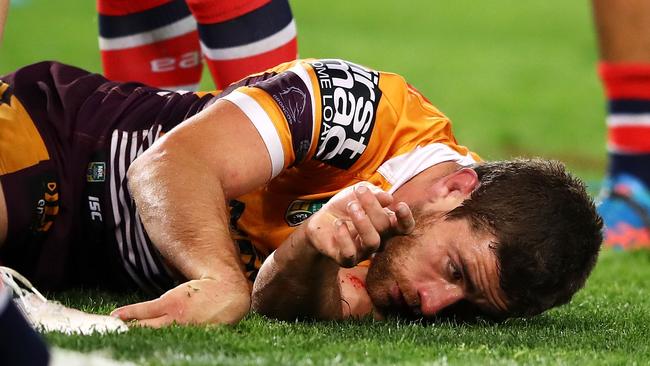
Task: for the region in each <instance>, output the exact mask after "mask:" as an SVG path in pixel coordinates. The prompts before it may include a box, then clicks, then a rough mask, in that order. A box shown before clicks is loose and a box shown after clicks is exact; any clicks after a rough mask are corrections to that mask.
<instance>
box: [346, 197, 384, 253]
mask: <svg viewBox="0 0 650 366" xmlns="http://www.w3.org/2000/svg"><path fill="white" fill-rule="evenodd" d="M380 210H381V211H382V213H383V216H384V217H383V218H381V219H377V221H381V222H382V224H381V225H382V226H385V227H386V228H389V227H390V219H389V216H388V215H387V214H386V212H385V211H384V209H383V208H381V207H380ZM348 211H350V218H351V219H352V224H353V226H354V229H355V230H356V234H357V235H356V239H357V241H356V245H357V250H358V251H359V257H361V258H365V257H366V256H368V255H370V254H371V253H374V252H375V251H377V249H379V245H380V244H381V236H380V235H379V231H378V229H377V224H375V223H374V222H373V221H372V219H371V218H370V216H369V215H368V214H367V213H366V211H365V210H364V209H363V208H362V207H361V204H360V203H359V202H357V201H352V202H350V204H349V205H348Z"/></svg>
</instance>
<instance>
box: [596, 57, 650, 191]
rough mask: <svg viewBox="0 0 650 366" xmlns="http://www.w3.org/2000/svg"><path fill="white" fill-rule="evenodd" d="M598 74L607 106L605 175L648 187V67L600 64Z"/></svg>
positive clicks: (649, 115) (649, 185)
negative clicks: (631, 178)
mask: <svg viewBox="0 0 650 366" xmlns="http://www.w3.org/2000/svg"><path fill="white" fill-rule="evenodd" d="M599 73H600V77H601V79H602V81H603V85H604V87H605V93H606V96H607V99H608V102H609V103H608V116H607V149H608V152H609V168H608V170H609V171H608V173H609V175H610V176H612V177H615V176H617V175H619V174H622V173H624V174H630V175H633V176H635V177H637V178H639V179H640V180H641V181H642V182H643V183H645V186H646V187H650V64H631V63H630V64H627V63H626V64H614V63H601V64H600V65H599Z"/></svg>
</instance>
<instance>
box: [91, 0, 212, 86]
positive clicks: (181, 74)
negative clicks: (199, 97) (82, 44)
mask: <svg viewBox="0 0 650 366" xmlns="http://www.w3.org/2000/svg"><path fill="white" fill-rule="evenodd" d="M97 9H98V12H99V48H100V51H101V55H102V64H103V68H104V75H105V76H106V77H107V78H109V79H112V80H117V81H138V82H142V83H145V84H148V85H152V86H157V87H160V88H166V89H185V90H196V89H197V87H198V84H199V81H200V80H201V71H202V69H203V65H202V63H201V52H200V46H199V40H198V32H197V30H196V21H195V20H194V18H193V17H192V14H191V13H190V11H189V8H188V7H187V4H186V3H185V1H184V0H138V1H133V0H97Z"/></svg>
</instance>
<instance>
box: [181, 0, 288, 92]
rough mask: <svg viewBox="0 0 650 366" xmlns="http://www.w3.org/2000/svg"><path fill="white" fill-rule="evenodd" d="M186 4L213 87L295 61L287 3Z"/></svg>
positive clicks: (191, 0) (228, 0)
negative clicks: (192, 15) (195, 21)
mask: <svg viewBox="0 0 650 366" xmlns="http://www.w3.org/2000/svg"><path fill="white" fill-rule="evenodd" d="M188 5H189V6H190V9H191V10H192V13H193V14H194V17H195V18H196V20H197V22H198V23H199V26H198V28H199V37H200V38H201V50H202V51H203V54H204V56H205V60H206V63H207V65H208V67H209V69H210V72H211V73H212V78H213V79H214V81H215V83H216V85H217V87H218V88H219V89H223V88H224V87H225V86H227V85H228V84H230V83H232V82H234V81H237V80H239V79H241V78H243V77H245V76H247V75H249V74H253V73H258V72H261V71H264V70H266V69H268V68H270V67H273V66H275V65H277V64H280V63H282V62H286V61H292V60H295V59H296V56H297V42H296V25H295V23H294V20H293V15H292V14H291V8H290V7H289V3H288V2H287V0H270V1H269V0H249V1H242V0H237V1H235V0H219V1H209V0H188Z"/></svg>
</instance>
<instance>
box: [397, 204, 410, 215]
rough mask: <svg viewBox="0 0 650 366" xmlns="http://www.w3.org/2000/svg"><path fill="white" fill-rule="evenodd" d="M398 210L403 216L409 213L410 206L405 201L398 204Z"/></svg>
mask: <svg viewBox="0 0 650 366" xmlns="http://www.w3.org/2000/svg"><path fill="white" fill-rule="evenodd" d="M397 212H398V213H399V214H400V215H402V216H406V215H408V213H409V206H408V205H407V204H406V203H404V202H400V203H399V204H398V205H397Z"/></svg>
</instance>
